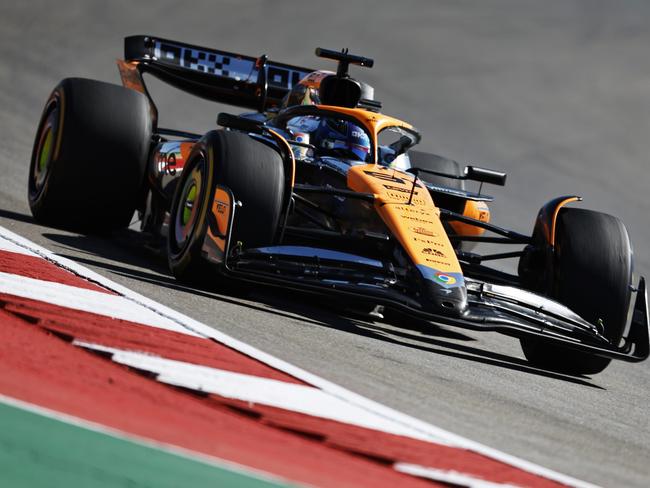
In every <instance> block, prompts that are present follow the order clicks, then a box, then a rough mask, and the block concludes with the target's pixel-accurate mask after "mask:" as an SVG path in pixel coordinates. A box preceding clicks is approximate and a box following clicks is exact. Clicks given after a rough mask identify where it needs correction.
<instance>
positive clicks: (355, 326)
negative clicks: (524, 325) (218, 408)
mask: <svg viewBox="0 0 650 488" xmlns="http://www.w3.org/2000/svg"><path fill="white" fill-rule="evenodd" d="M273 303H274V304H275V305H276V306H278V307H281V308H282V309H284V310H291V311H292V312H293V313H298V314H300V315H302V316H303V317H305V318H309V319H310V321H311V322H317V323H318V324H320V325H321V326H325V327H330V328H333V329H336V330H339V331H342V332H347V333H351V334H357V335H360V336H363V337H368V338H371V339H376V340H381V341H384V342H389V343H391V344H396V345H399V346H402V347H409V348H412V349H417V350H420V351H425V352H427V353H433V354H438V355H442V356H448V357H453V358H457V359H462V360H467V361H473V362H477V363H481V364H487V365H490V366H496V367H500V368H505V369H510V370H513V371H520V372H524V373H528V374H532V375H536V376H543V377H546V378H552V379H557V380H561V381H566V382H569V383H574V384H578V385H583V386H588V387H590V388H596V389H600V390H605V388H603V387H601V386H599V385H596V384H593V383H591V382H589V377H587V376H582V375H581V376H572V375H565V374H561V373H555V372H553V371H547V370H544V369H539V368H536V367H534V366H531V365H530V364H528V362H527V361H526V360H524V359H520V358H517V357H513V356H509V355H506V354H501V353H497V352H492V351H486V350H484V349H480V348H477V347H473V346H470V345H467V344H458V343H457V342H452V340H459V339H460V340H463V341H474V340H475V339H473V338H471V337H469V336H466V335H464V334H462V333H459V332H457V331H454V330H449V329H447V328H446V327H443V326H437V325H435V324H432V323H430V322H426V321H422V320H420V321H416V322H417V323H416V324H415V325H414V324H413V322H411V324H409V325H408V326H405V325H401V324H400V325H399V327H400V329H396V328H395V326H394V325H392V324H386V323H381V322H374V321H366V320H359V319H355V318H350V317H345V316H341V315H337V314H333V313H332V312H330V311H329V310H327V311H326V310H323V308H322V305H321V304H318V303H313V304H308V306H303V305H296V304H295V298H294V299H292V301H291V302H289V303H287V302H284V301H282V300H273ZM409 320H412V319H411V318H410V317H409ZM443 339H444V340H443Z"/></svg>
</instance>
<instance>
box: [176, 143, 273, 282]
mask: <svg viewBox="0 0 650 488" xmlns="http://www.w3.org/2000/svg"><path fill="white" fill-rule="evenodd" d="M216 185H223V186H226V187H228V188H229V189H230V190H231V191H232V193H233V195H234V198H235V201H238V202H241V207H237V209H236V211H235V217H234V221H233V229H232V234H231V242H232V243H238V242H241V246H242V247H243V248H244V249H245V248H252V247H261V246H268V245H272V244H273V243H274V242H275V240H276V235H277V231H278V226H279V221H280V215H281V213H282V197H283V194H284V166H283V163H282V158H281V156H280V154H279V153H278V152H277V151H276V150H274V149H273V148H271V147H269V146H267V145H266V144H264V143H262V142H260V141H257V140H255V139H253V138H251V137H250V136H248V135H246V134H243V133H240V132H231V131H211V132H208V133H207V134H205V135H204V136H203V137H202V138H201V139H200V140H199V142H198V143H197V144H196V145H195V146H194V148H193V149H192V153H191V154H190V156H189V158H188V161H187V163H186V164H185V167H184V168H183V173H182V175H181V177H180V180H179V182H178V185H177V187H176V192H175V194H174V198H173V200H172V206H171V210H170V219H169V232H168V239H167V251H168V260H169V267H170V269H171V271H172V273H173V274H174V276H175V277H176V278H177V279H179V280H181V281H183V282H186V283H194V284H196V283H200V284H204V283H206V282H213V283H217V282H218V278H217V277H216V276H215V272H214V270H213V269H211V268H210V267H209V266H206V262H205V261H204V260H203V258H202V256H201V247H202V245H203V240H204V238H205V235H206V232H207V228H208V214H209V210H210V203H211V202H212V200H213V195H214V192H215V188H216Z"/></svg>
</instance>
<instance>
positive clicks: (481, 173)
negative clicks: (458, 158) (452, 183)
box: [465, 166, 508, 186]
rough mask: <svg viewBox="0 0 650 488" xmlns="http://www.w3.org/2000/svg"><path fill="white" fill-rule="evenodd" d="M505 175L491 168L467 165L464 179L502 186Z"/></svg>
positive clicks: (504, 182)
mask: <svg viewBox="0 0 650 488" xmlns="http://www.w3.org/2000/svg"><path fill="white" fill-rule="evenodd" d="M507 176H508V175H507V174H506V173H502V172H501V171H494V170H493V169H486V168H479V167H477V166H467V167H466V168H465V179H468V180H472V181H480V182H481V183H490V184H492V185H499V186H504V185H505V184H506V177H507Z"/></svg>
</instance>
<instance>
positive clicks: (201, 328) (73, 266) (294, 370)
mask: <svg viewBox="0 0 650 488" xmlns="http://www.w3.org/2000/svg"><path fill="white" fill-rule="evenodd" d="M0 236H3V237H4V238H5V239H7V240H9V241H11V242H13V243H14V244H16V245H19V246H21V247H24V248H25V249H28V250H30V251H31V252H34V253H35V254H37V255H39V256H41V257H43V258H44V259H47V260H48V261H51V262H54V263H57V264H59V265H60V266H62V267H64V268H66V269H68V270H70V271H72V272H73V273H75V274H78V275H79V276H83V277H85V278H87V279H89V280H91V281H94V282H95V283H98V284H100V285H102V286H103V287H105V288H108V289H109V290H112V291H114V292H116V293H119V294H121V295H123V296H124V297H125V298H127V299H129V300H131V301H133V302H134V303H137V304H140V305H142V306H144V307H146V308H149V309H151V310H152V311H155V312H156V313H158V314H160V315H161V316H164V317H166V318H168V319H170V320H173V321H176V322H177V323H178V324H179V325H181V326H183V327H185V328H186V329H187V330H188V331H193V332H195V333H197V334H199V335H204V336H206V337H210V338H212V339H214V340H216V341H218V342H220V343H222V344H225V345H226V346H229V347H231V348H233V349H236V350H237V351H239V352H241V353H243V354H246V355H248V356H250V357H252V358H255V359H257V360H258V361H261V362H263V363H265V364H268V365H269V366H271V367H273V368H275V369H279V370H280V371H283V372H285V373H287V374H289V375H291V376H293V377H295V378H298V379H300V380H302V381H304V382H305V383H309V384H311V385H313V386H316V387H318V388H320V389H322V390H323V391H326V392H327V393H330V394H331V395H334V396H336V397H339V398H341V399H344V400H346V401H348V402H349V403H350V404H352V405H356V406H358V407H361V408H364V409H367V410H369V411H371V412H373V413H375V414H377V415H379V416H382V417H386V418H387V419H390V420H392V421H395V422H398V423H401V424H403V425H405V426H407V427H410V428H412V429H415V430H418V431H420V432H421V433H422V434H423V435H430V436H433V437H436V438H444V439H445V440H446V443H447V444H449V445H455V446H457V447H463V448H464V449H469V450H472V451H474V452H477V453H479V454H483V455H484V456H488V457H491V458H493V459H496V460H498V461H501V462H504V463H507V464H510V465H512V466H515V467H517V468H519V469H523V470H525V471H528V472H529V473H533V474H536V475H538V476H542V477H544V478H548V479H551V480H554V481H557V482H559V483H562V484H565V485H567V486H574V487H576V488H596V485H593V484H591V483H587V482H586V481H582V480H578V479H576V478H572V477H570V476H566V475H564V474H561V473H558V472H556V471H553V470H551V469H548V468H544V467H543V466H539V465H537V464H534V463H531V462H529V461H526V460H523V459H521V458H518V457H516V456H512V455H510V454H506V453H504V452H501V451H499V450H497V449H493V448H491V447H488V446H485V445H483V444H481V443H479V442H475V441H472V440H470V439H466V438H464V437H462V436H459V435H457V434H454V433H451V432H449V431H446V430H444V429H441V428H439V427H436V426H434V425H432V424H429V423H427V422H424V421H422V420H419V419H416V418H415V417H412V416H410V415H406V414H404V413H401V412H399V411H397V410H395V409H392V408H389V407H386V406H385V405H382V404H381V403H378V402H375V401H373V400H370V399H368V398H366V397H363V396H361V395H359V394H357V393H354V392H352V391H350V390H348V389H346V388H343V387H341V386H339V385H337V384H335V383H332V382H331V381H328V380H326V379H324V378H321V377H320V376H317V375H315V374H312V373H309V372H307V371H305V370H304V369H301V368H298V367H297V366H294V365H292V364H290V363H288V362H286V361H283V360H282V359H279V358H276V357H275V356H272V355H270V354H268V353H265V352H263V351H261V350H259V349H257V348H255V347H253V346H250V345H248V344H246V343H245V342H242V341H240V340H237V339H235V338H233V337H231V336H229V335H227V334H224V333H223V332H220V331H218V330H216V329H214V328H212V327H210V326H208V325H205V324H203V323H201V322H199V321H197V320H194V319H192V318H190V317H188V316H187V315H184V314H181V313H180V312H177V311H175V310H172V309H171V308H169V307H166V306H164V305H162V304H160V303H157V302H155V301H153V300H150V299H149V298H146V297H144V296H143V295H140V294H139V293H136V292H134V291H132V290H130V289H128V288H126V287H124V286H122V285H119V284H117V283H115V282H113V281H111V280H109V279H108V278H105V277H103V276H101V275H100V274H98V273H95V272H94V271H92V270H90V269H88V268H86V267H84V266H82V265H80V264H78V263H75V262H74V261H72V260H70V259H67V258H63V257H61V256H57V255H56V254H54V253H53V252H51V251H48V250H47V249H45V248H44V247H41V246H39V245H37V244H35V243H33V242H31V241H29V240H27V239H25V238H23V237H21V236H19V235H18V234H15V233H13V232H11V231H9V230H7V229H5V228H3V227H0ZM217 327H218V326H217Z"/></svg>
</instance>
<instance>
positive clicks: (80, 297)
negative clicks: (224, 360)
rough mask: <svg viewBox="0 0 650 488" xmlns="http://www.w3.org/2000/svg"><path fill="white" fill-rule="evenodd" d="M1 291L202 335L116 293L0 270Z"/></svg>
mask: <svg viewBox="0 0 650 488" xmlns="http://www.w3.org/2000/svg"><path fill="white" fill-rule="evenodd" d="M0 293H7V294H9V295H13V296H18V297H22V298H29V299H32V300H39V301H41V302H46V303H50V304H52V305H58V306H60V307H66V308H72V309H74V310H81V311H83V312H90V313H94V314H98V315H104V316H106V317H112V318H115V319H122V320H129V321H131V322H136V323H138V324H143V325H148V326H151V327H157V328H159V329H166V330H173V331H174V332H180V333H183V334H191V335H195V336H199V337H203V336H201V335H200V334H196V333H194V332H192V331H189V330H187V329H186V328H185V327H183V326H181V325H179V324H178V322H175V321H173V320H170V319H168V318H166V317H163V316H161V315H159V314H157V313H155V312H153V311H152V310H150V309H147V308H144V307H142V306H140V305H138V304H136V303H133V301H131V300H128V299H126V298H124V297H122V296H119V295H111V294H109V293H103V292H100V291H95V290H88V289H85V288H77V287H76V286H69V285H63V284H61V283H54V282H51V281H42V280H36V279H34V278H27V277H25V276H19V275H14V274H9V273H3V272H0Z"/></svg>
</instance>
